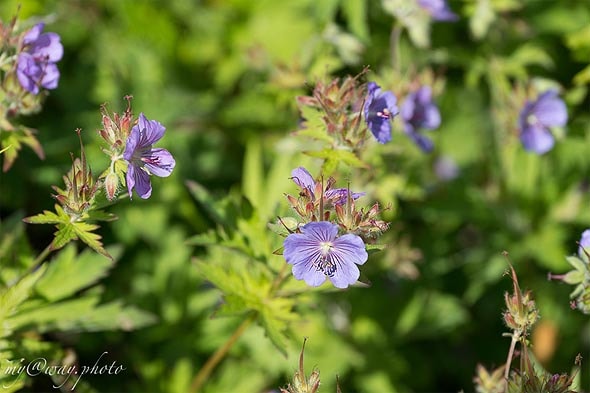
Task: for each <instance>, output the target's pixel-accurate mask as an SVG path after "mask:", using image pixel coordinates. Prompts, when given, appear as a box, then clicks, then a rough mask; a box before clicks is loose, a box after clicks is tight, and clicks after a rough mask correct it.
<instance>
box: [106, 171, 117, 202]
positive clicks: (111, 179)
mask: <svg viewBox="0 0 590 393" xmlns="http://www.w3.org/2000/svg"><path fill="white" fill-rule="evenodd" d="M104 189H105V191H106V194H107V198H108V200H109V201H112V200H113V199H115V197H116V196H117V191H118V189H119V177H118V176H117V174H116V173H115V172H109V174H108V175H107V176H106V178H105V180H104Z"/></svg>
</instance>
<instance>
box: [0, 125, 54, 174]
mask: <svg viewBox="0 0 590 393" xmlns="http://www.w3.org/2000/svg"><path fill="white" fill-rule="evenodd" d="M0 140H1V141H0V147H2V149H3V150H4V149H6V150H5V152H4V154H3V156H4V164H3V166H2V169H3V171H4V172H7V171H8V170H9V169H10V167H11V166H12V164H14V161H15V160H16V158H17V157H18V152H19V151H20V150H21V149H22V145H23V144H25V145H27V146H29V147H31V149H32V150H33V151H34V152H35V153H36V154H37V156H39V158H41V159H43V158H45V154H44V153H43V148H42V147H41V144H40V143H39V141H38V140H37V138H36V137H35V135H34V133H33V130H32V129H29V128H26V127H21V128H18V129H12V130H10V131H6V132H0ZM8 146H10V147H11V148H10V149H7V147H8Z"/></svg>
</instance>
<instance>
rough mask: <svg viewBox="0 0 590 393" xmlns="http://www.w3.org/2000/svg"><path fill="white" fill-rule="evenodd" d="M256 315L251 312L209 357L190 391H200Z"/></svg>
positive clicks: (191, 392) (192, 392) (194, 392)
mask: <svg viewBox="0 0 590 393" xmlns="http://www.w3.org/2000/svg"><path fill="white" fill-rule="evenodd" d="M256 317H257V314H255V313H252V314H250V316H249V317H248V318H246V319H245V320H244V321H243V322H242V323H241V324H240V326H238V328H237V329H236V331H235V332H234V334H232V335H231V337H230V338H229V339H228V340H227V341H226V342H225V344H223V346H222V347H220V348H219V349H218V350H217V351H216V352H215V353H214V354H213V355H212V356H211V357H210V358H209V359H207V362H206V363H205V364H204V365H203V367H202V368H201V369H200V370H199V372H198V373H197V375H196V376H195V378H194V379H193V382H192V384H191V387H190V389H189V392H190V393H196V392H198V391H199V389H200V388H201V386H203V383H205V381H206V380H207V379H208V378H209V376H210V375H211V372H212V371H213V369H214V368H215V366H217V364H219V362H221V360H222V359H223V358H224V357H225V355H226V354H227V353H228V351H229V350H230V349H231V347H233V345H234V344H235V343H236V341H238V339H239V338H240V337H241V336H242V334H244V332H245V331H246V328H248V326H249V325H250V324H251V323H252V322H253V321H254V320H255V319H256Z"/></svg>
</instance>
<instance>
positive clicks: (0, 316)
mask: <svg viewBox="0 0 590 393" xmlns="http://www.w3.org/2000/svg"><path fill="white" fill-rule="evenodd" d="M45 269H46V266H45V265H43V266H41V267H39V269H37V270H36V271H34V272H33V273H30V274H28V275H26V276H24V277H23V278H22V279H21V280H19V281H18V282H17V283H16V284H14V285H13V286H11V287H9V288H7V289H5V290H4V291H2V293H1V294H0V338H1V337H6V336H7V335H8V334H10V332H11V330H12V329H13V327H14V326H13V325H12V324H11V323H10V322H9V321H8V319H9V318H10V316H11V315H12V314H14V313H15V312H16V311H17V309H18V307H19V306H20V305H21V304H22V303H23V302H24V301H25V300H27V299H28V298H29V296H30V295H31V291H32V288H33V286H34V285H35V283H36V282H37V280H38V279H39V277H41V276H42V275H43V273H44V272H45Z"/></svg>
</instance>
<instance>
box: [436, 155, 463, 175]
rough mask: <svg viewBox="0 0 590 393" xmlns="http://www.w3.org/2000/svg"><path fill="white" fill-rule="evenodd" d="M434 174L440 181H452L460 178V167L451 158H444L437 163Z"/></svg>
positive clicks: (440, 158)
mask: <svg viewBox="0 0 590 393" xmlns="http://www.w3.org/2000/svg"><path fill="white" fill-rule="evenodd" d="M434 173H435V174H436V177H437V178H438V179H439V180H442V181H450V180H453V179H455V178H456V177H457V176H459V167H458V166H457V163H456V162H455V161H454V160H453V159H452V158H451V157H447V156H443V157H439V158H438V159H437V160H436V161H435V163H434Z"/></svg>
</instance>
